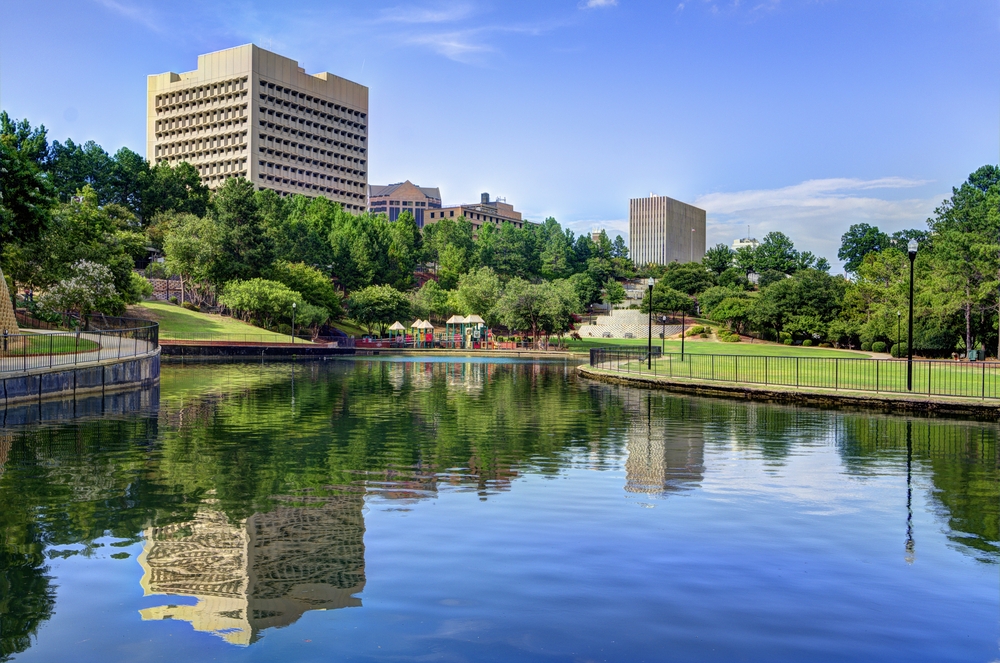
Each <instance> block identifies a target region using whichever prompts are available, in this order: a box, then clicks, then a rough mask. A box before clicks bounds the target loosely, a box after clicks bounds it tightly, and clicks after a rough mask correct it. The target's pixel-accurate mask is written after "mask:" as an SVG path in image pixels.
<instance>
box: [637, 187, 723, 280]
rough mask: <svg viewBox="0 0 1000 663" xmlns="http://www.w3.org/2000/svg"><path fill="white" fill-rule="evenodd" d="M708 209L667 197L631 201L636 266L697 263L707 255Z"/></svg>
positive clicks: (651, 196) (651, 195)
mask: <svg viewBox="0 0 1000 663" xmlns="http://www.w3.org/2000/svg"><path fill="white" fill-rule="evenodd" d="M706 216H707V215H706V213H705V210H703V209H700V208H698V207H695V206H693V205H688V204H687V203H682V202H680V201H679V200H674V199H673V198H668V197H666V196H657V195H653V194H650V197H649V198H633V199H632V200H630V201H629V212H628V238H629V256H630V257H631V258H632V261H633V262H634V263H635V264H636V265H647V264H650V263H652V264H658V265H667V264H670V263H672V262H675V261H676V262H695V261H697V260H701V259H702V257H704V255H705V220H706Z"/></svg>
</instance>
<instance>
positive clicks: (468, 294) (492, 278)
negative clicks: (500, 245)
mask: <svg viewBox="0 0 1000 663" xmlns="http://www.w3.org/2000/svg"><path fill="white" fill-rule="evenodd" d="M500 295H501V287H500V277H499V275H497V273H496V272H495V271H493V268H492V267H480V268H479V269H476V270H473V271H471V272H468V273H466V274H463V275H462V277H461V278H460V279H459V281H458V289H457V292H456V301H457V303H458V305H459V312H460V313H462V314H463V315H473V314H475V315H479V316H482V318H483V319H484V320H486V324H488V325H489V326H491V327H492V326H494V325H495V324H496V323H497V317H496V315H495V313H494V307H495V305H496V303H497V300H499V299H500Z"/></svg>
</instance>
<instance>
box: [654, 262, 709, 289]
mask: <svg viewBox="0 0 1000 663" xmlns="http://www.w3.org/2000/svg"><path fill="white" fill-rule="evenodd" d="M661 280H662V281H663V283H664V285H666V286H667V287H669V288H673V289H674V290H679V291H681V292H683V293H685V294H688V295H697V294H698V293H699V292H701V291H703V290H707V289H708V288H711V287H712V286H713V285H715V275H714V274H713V273H712V272H710V271H708V270H707V269H705V266H704V265H703V264H702V263H699V262H685V263H679V262H673V263H670V264H669V265H667V269H666V271H665V272H664V274H663V278H662V279H661Z"/></svg>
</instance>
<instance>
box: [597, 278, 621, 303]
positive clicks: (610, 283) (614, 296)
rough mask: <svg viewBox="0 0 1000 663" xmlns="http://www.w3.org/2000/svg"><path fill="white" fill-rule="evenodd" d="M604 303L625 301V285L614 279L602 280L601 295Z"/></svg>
mask: <svg viewBox="0 0 1000 663" xmlns="http://www.w3.org/2000/svg"><path fill="white" fill-rule="evenodd" d="M601 299H603V300H604V303H605V304H608V305H610V306H614V305H615V304H621V303H622V302H623V301H625V286H623V285H622V284H621V283H619V282H618V281H616V280H614V279H608V280H607V281H605V282H604V293H603V294H602V296H601Z"/></svg>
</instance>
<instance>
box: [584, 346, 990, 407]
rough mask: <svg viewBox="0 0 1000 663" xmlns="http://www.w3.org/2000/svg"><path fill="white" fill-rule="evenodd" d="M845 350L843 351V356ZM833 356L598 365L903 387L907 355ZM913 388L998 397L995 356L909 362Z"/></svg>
mask: <svg viewBox="0 0 1000 663" xmlns="http://www.w3.org/2000/svg"><path fill="white" fill-rule="evenodd" d="M845 355H846V356H845ZM839 359H840V360H839V361H838V360H837V359H835V358H832V357H813V358H810V357H809V356H808V355H807V354H805V353H800V354H797V355H795V356H789V355H786V356H774V355H757V356H748V355H728V356H727V355H711V356H710V355H708V354H696V353H690V354H687V355H686V356H685V358H684V361H681V360H680V356H679V355H671V356H667V357H662V358H660V359H654V360H653V361H652V363H651V365H650V364H647V362H646V361H641V360H636V359H631V358H629V357H616V356H614V355H612V356H610V357H608V359H607V361H605V362H602V365H601V368H606V369H610V370H616V371H620V372H623V373H640V374H646V375H649V374H653V375H662V376H664V377H675V378H677V377H680V378H692V379H697V380H710V381H718V382H729V383H737V384H751V385H777V386H785V387H818V388H823V389H840V390H845V391H878V392H895V393H905V392H906V391H907V390H906V361H905V360H884V359H883V360H879V361H872V360H866V359H863V358H856V357H851V356H850V355H849V354H848V353H843V354H842V355H841V357H840V358H839ZM912 393H913V394H915V395H918V396H919V395H937V396H963V397H966V398H983V397H986V398H997V397H1000V362H975V363H968V362H952V361H924V360H914V362H913V392H912Z"/></svg>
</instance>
